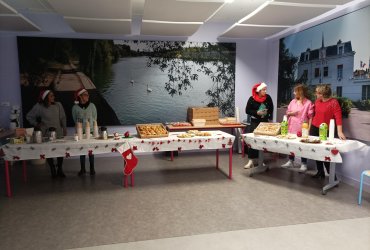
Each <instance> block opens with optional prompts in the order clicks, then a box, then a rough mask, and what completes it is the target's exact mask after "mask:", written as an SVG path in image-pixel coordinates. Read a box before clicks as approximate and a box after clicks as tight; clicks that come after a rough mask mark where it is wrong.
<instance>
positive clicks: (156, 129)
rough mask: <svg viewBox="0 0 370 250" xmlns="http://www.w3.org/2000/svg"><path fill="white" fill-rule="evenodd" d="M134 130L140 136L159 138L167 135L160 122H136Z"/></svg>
mask: <svg viewBox="0 0 370 250" xmlns="http://www.w3.org/2000/svg"><path fill="white" fill-rule="evenodd" d="M136 131H137V134H138V136H139V137H140V138H159V137H167V136H168V131H167V130H166V128H165V126H164V125H163V124H162V123H148V124H136Z"/></svg>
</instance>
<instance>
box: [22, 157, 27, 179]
mask: <svg viewBox="0 0 370 250" xmlns="http://www.w3.org/2000/svg"><path fill="white" fill-rule="evenodd" d="M22 170H23V171H22V172H23V181H24V182H27V165H26V161H22Z"/></svg>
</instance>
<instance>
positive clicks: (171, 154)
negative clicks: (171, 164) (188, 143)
mask: <svg viewBox="0 0 370 250" xmlns="http://www.w3.org/2000/svg"><path fill="white" fill-rule="evenodd" d="M171 161H173V151H171Z"/></svg>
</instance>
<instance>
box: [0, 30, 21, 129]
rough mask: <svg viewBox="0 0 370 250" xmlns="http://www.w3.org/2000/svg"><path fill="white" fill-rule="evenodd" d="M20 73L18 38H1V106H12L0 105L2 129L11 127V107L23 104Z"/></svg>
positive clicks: (11, 36)
mask: <svg viewBox="0 0 370 250" xmlns="http://www.w3.org/2000/svg"><path fill="white" fill-rule="evenodd" d="M18 72H19V68H18V50H17V37H16V36H15V35H7V36H0V104H4V103H3V102H9V104H10V106H9V107H6V106H3V105H0V127H1V128H7V127H9V115H10V112H11V106H12V105H19V106H21V104H22V103H21V87H20V84H19V73H18Z"/></svg>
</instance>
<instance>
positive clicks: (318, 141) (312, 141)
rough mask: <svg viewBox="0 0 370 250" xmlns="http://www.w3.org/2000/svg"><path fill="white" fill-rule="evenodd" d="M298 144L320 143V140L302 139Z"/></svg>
mask: <svg viewBox="0 0 370 250" xmlns="http://www.w3.org/2000/svg"><path fill="white" fill-rule="evenodd" d="M300 142H303V143H321V141H320V139H314V138H304V139H301V140H300Z"/></svg>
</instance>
